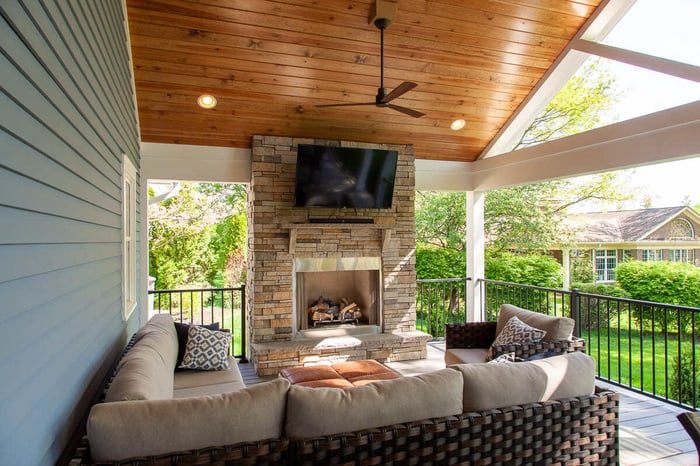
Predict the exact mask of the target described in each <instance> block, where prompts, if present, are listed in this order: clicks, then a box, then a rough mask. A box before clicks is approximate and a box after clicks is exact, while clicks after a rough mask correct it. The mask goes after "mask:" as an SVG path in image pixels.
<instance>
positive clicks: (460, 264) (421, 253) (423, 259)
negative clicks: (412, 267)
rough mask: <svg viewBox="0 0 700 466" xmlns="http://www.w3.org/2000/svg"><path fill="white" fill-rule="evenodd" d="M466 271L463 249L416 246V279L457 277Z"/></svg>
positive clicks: (465, 257) (462, 275) (465, 258)
mask: <svg viewBox="0 0 700 466" xmlns="http://www.w3.org/2000/svg"><path fill="white" fill-rule="evenodd" d="M466 273H467V255H466V253H465V252H464V251H456V250H454V249H447V248H438V247H432V246H417V247H416V275H417V277H418V279H435V278H458V277H464V276H465V275H466Z"/></svg>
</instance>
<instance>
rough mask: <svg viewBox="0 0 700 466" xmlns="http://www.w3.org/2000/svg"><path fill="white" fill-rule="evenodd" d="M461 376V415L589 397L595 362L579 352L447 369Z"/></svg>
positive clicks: (593, 378)
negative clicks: (462, 386) (523, 360)
mask: <svg viewBox="0 0 700 466" xmlns="http://www.w3.org/2000/svg"><path fill="white" fill-rule="evenodd" d="M450 368H451V369H454V370H457V371H459V372H461V373H462V375H463V376H464V393H463V397H462V399H463V401H464V405H463V409H464V412H472V411H483V410H486V409H494V408H502V407H506V406H511V405H518V404H525V403H536V402H540V401H547V400H559V399H562V398H572V397H576V396H584V395H590V394H592V393H593V391H594V389H595V360H594V359H593V358H591V357H590V356H588V355H587V354H584V353H581V352H574V353H567V354H563V355H560V356H553V357H551V358H546V359H540V360H537V361H528V362H518V363H503V364H486V363H484V364H458V365H454V366H450Z"/></svg>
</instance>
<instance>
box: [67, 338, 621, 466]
mask: <svg viewBox="0 0 700 466" xmlns="http://www.w3.org/2000/svg"><path fill="white" fill-rule="evenodd" d="M144 338H145V337H144ZM132 341H133V340H132ZM140 343H141V341H140V340H138V339H137V341H136V342H135V344H134V346H133V347H131V346H130V349H129V348H127V351H125V354H124V355H123V356H122V359H121V360H120V363H122V364H121V369H117V372H116V374H117V376H118V375H119V371H120V370H124V367H125V366H124V364H123V362H124V357H125V356H128V354H129V352H132V351H134V349H135V348H137V347H138V345H139V344H140ZM365 365H366V364H362V363H360V364H346V366H347V367H343V366H341V368H342V369H341V371H342V372H343V373H344V374H346V376H348V377H350V378H353V377H352V375H351V374H352V373H353V371H359V372H362V369H363V367H364V366H365ZM119 366H120V364H117V367H119ZM364 369H366V367H364ZM358 376H359V377H362V375H361V374H358ZM594 383H595V362H594V361H593V360H592V358H590V357H589V356H587V355H585V354H581V353H573V354H567V355H561V356H556V357H552V358H549V359H546V360H544V361H532V362H523V363H517V364H462V365H456V366H453V367H450V368H446V369H441V370H436V371H431V372H427V373H424V374H419V375H416V376H413V377H398V378H392V379H389V380H383V381H375V382H374V383H368V384H365V385H361V386H353V387H350V388H344V389H339V388H317V387H309V386H302V385H292V384H290V382H289V381H288V380H285V379H283V378H277V379H274V380H271V381H267V382H262V383H260V384H256V385H253V386H251V387H247V388H242V389H238V390H235V391H233V392H226V393H221V394H219V395H202V396H192V397H187V398H182V399H139V400H128V401H112V402H109V401H104V402H102V403H98V404H97V405H95V406H94V407H93V409H92V410H91V412H90V416H89V419H88V436H87V437H85V438H84V439H83V442H82V444H81V446H80V447H79V448H78V450H77V451H76V454H75V457H74V459H73V461H72V462H71V465H76V466H77V465H93V464H125V465H126V464H130V465H144V464H151V465H166V464H169V465H174V464H180V465H184V464H216V465H223V464H226V465H227V466H234V465H249V464H260V465H312V464H315V465H326V464H346V465H351V464H355V465H360V464H396V465H398V464H421V465H423V464H475V465H478V464H484V465H485V464H489V465H491V464H493V465H518V464H523V465H524V464H562V465H564V464H566V465H577V464H596V465H608V464H617V459H618V403H619V397H618V395H617V394H616V393H614V392H611V391H601V390H598V389H595V388H594ZM114 384H115V382H114V381H112V383H111V386H112V387H113V386H114ZM108 391H109V390H108ZM533 400H540V401H533ZM543 400H544V401H543ZM268 424H270V425H273V426H275V427H273V428H272V429H270V428H266V427H265V426H266V425H268ZM90 426H92V428H90ZM251 432H255V434H254V435H255V437H252V438H251V434H250V433H251ZM271 432H274V434H270V433H271ZM93 434H95V435H93ZM203 434H204V435H203ZM216 439H233V440H232V441H217V440H216ZM236 439H240V440H236ZM136 451H138V452H140V453H129V452H136ZM100 458H102V460H101V461H100Z"/></svg>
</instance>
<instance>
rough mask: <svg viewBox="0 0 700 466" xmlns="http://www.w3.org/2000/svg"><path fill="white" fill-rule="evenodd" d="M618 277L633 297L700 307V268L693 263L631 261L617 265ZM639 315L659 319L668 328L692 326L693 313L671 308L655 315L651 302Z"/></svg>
mask: <svg viewBox="0 0 700 466" xmlns="http://www.w3.org/2000/svg"><path fill="white" fill-rule="evenodd" d="M617 281H618V283H619V284H620V287H622V288H623V289H625V290H626V291H627V292H629V294H630V295H631V297H632V299H636V300H640V301H651V302H656V303H665V304H676V305H679V306H689V307H700V293H698V290H700V268H697V267H694V266H692V265H690V264H682V263H677V262H666V261H663V262H640V261H635V260H632V261H627V262H624V263H622V264H620V265H618V266H617ZM679 314H680V315H679ZM652 317H653V320H652ZM637 318H641V319H643V322H645V323H647V324H648V325H650V322H655V323H656V325H657V326H662V327H665V329H666V330H669V331H674V330H675V331H681V332H683V331H688V329H689V327H690V319H691V313H690V312H680V313H677V312H675V311H671V312H669V313H668V315H662V316H659V315H658V313H657V315H653V316H652V311H651V309H650V306H642V309H641V311H640V310H638V311H637Z"/></svg>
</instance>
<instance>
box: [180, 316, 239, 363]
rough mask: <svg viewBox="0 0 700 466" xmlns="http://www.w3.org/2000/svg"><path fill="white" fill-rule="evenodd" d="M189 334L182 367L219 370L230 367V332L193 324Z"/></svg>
mask: <svg viewBox="0 0 700 466" xmlns="http://www.w3.org/2000/svg"><path fill="white" fill-rule="evenodd" d="M187 336H188V339H187V347H186V348H185V356H184V357H183V358H182V364H180V366H179V367H180V369H199V370H203V371H218V370H220V369H226V368H228V348H229V344H230V342H231V334H230V333H228V332H221V331H216V330H209V329H207V328H204V327H196V326H194V325H193V326H190V329H189V331H188V335H187Z"/></svg>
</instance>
